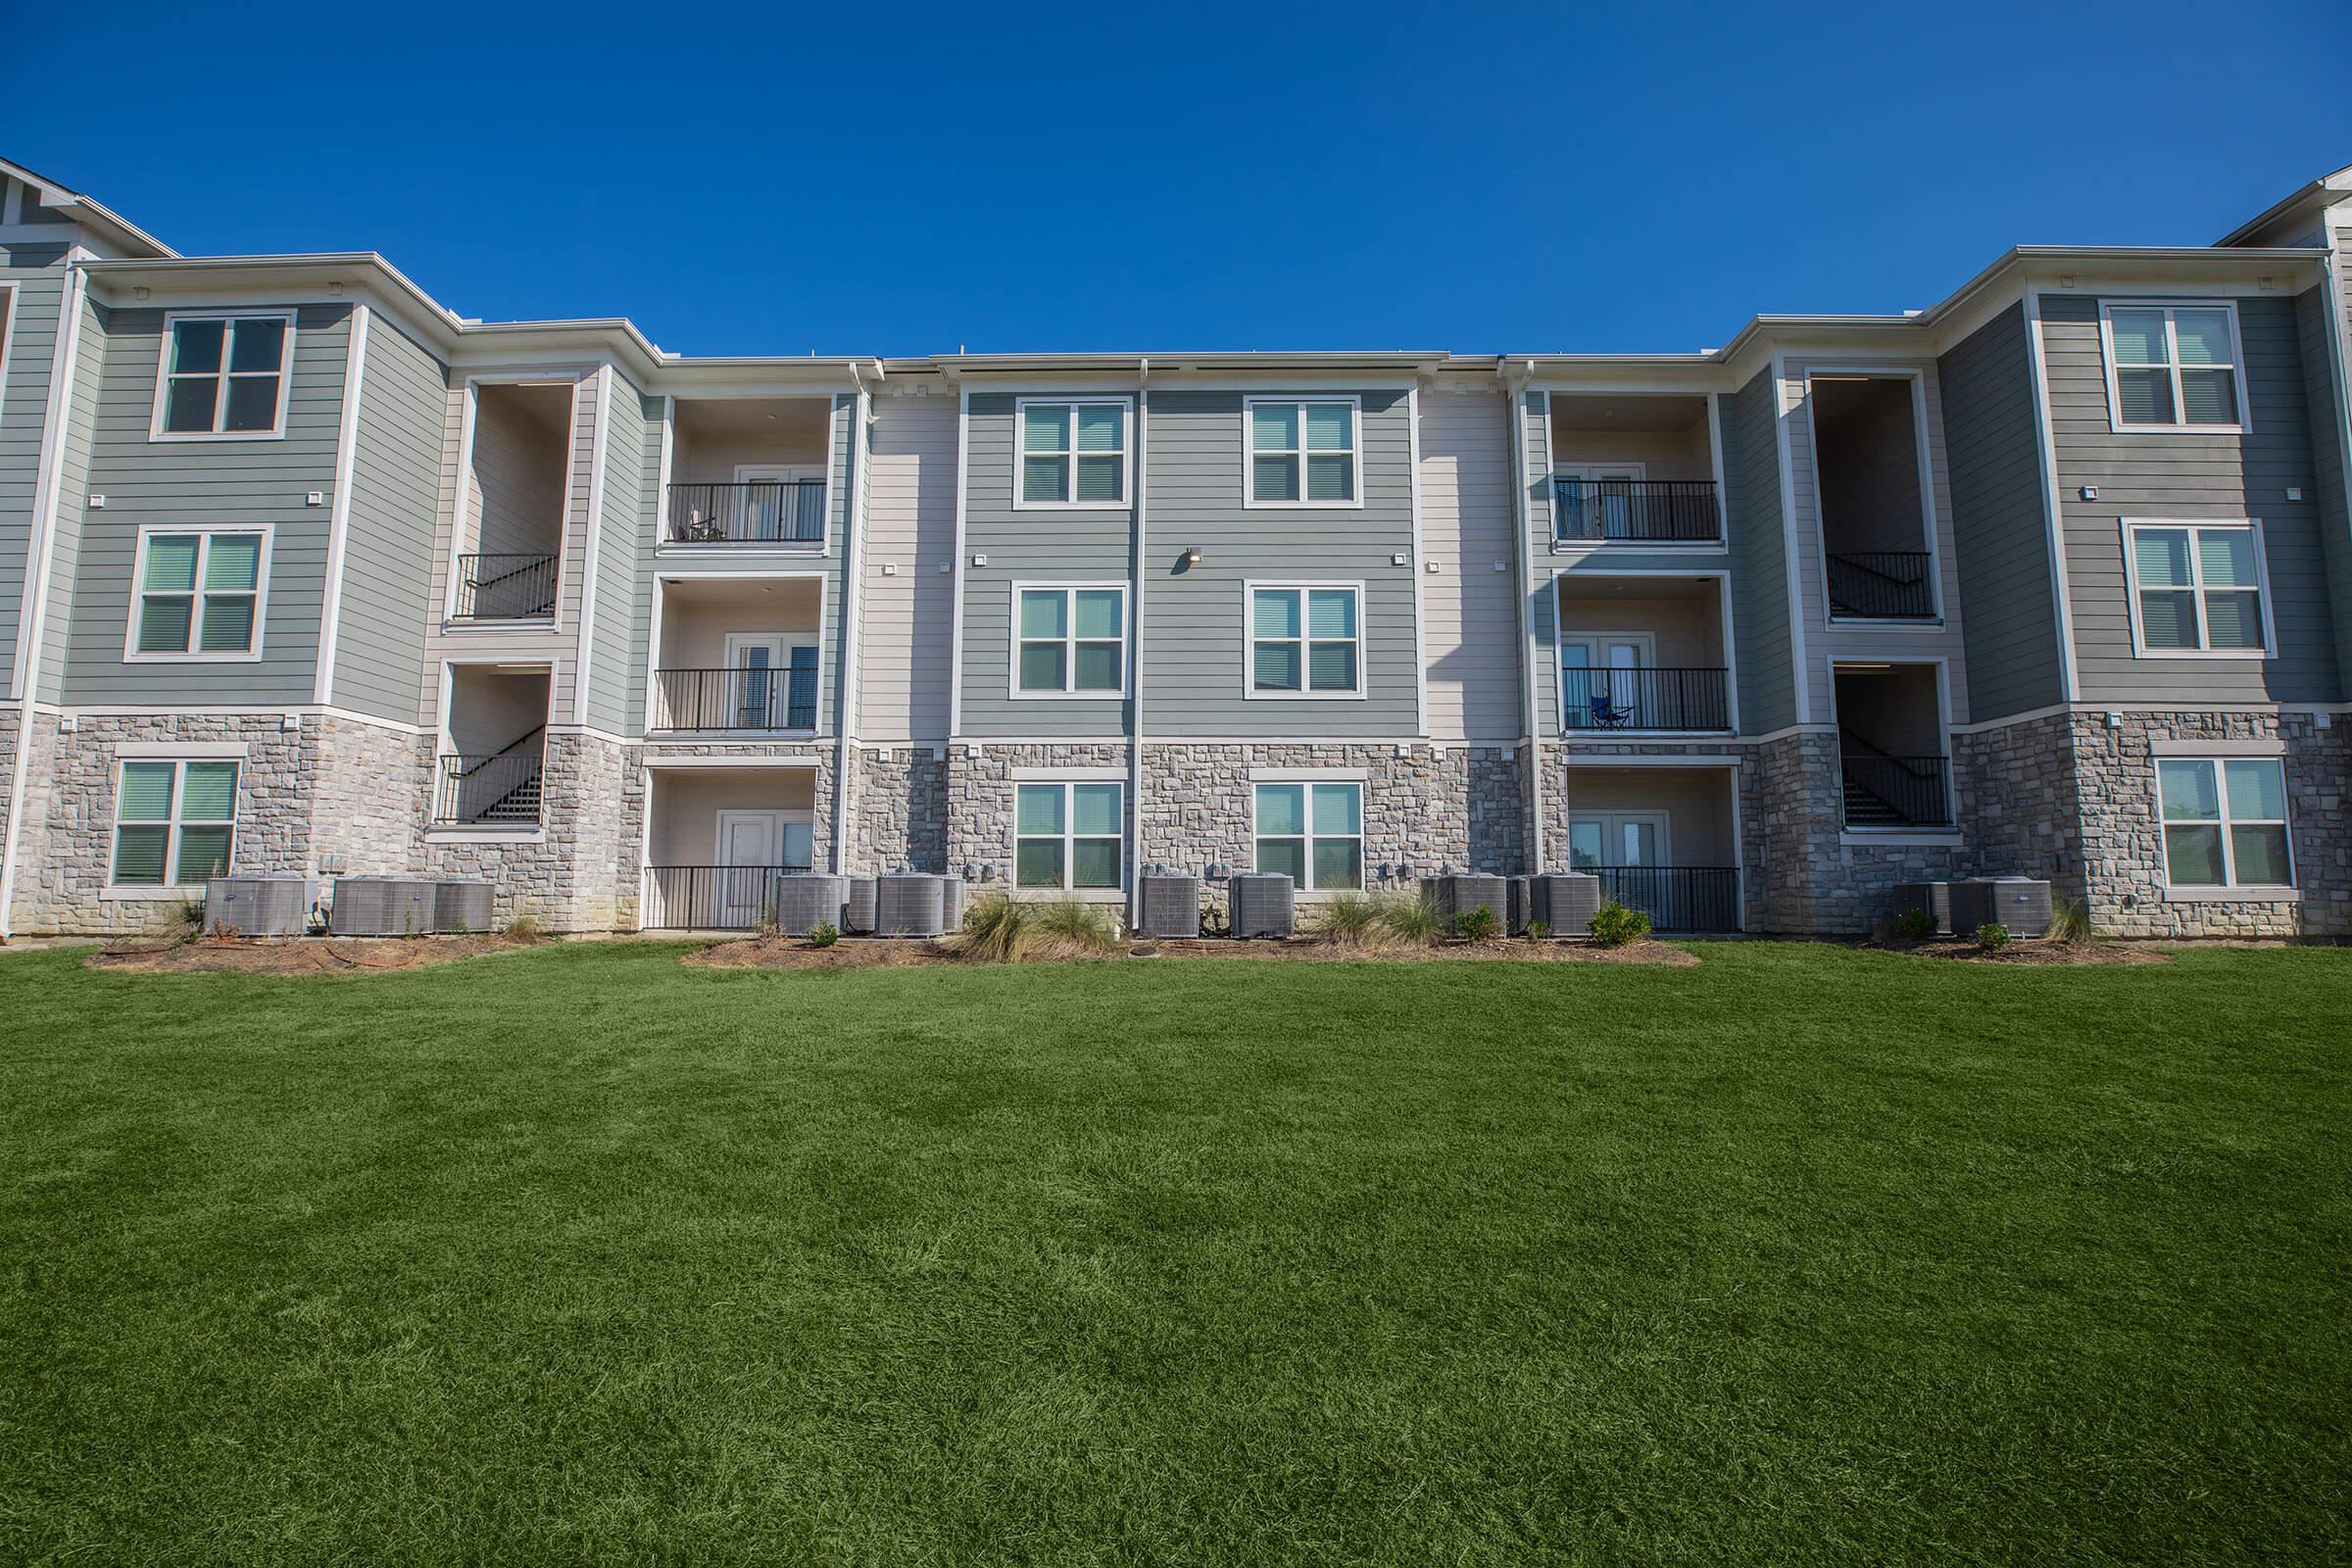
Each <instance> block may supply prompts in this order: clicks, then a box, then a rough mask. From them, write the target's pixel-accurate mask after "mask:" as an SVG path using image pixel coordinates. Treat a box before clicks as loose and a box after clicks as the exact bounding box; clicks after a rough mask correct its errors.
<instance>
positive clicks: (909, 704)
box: [858, 395, 956, 743]
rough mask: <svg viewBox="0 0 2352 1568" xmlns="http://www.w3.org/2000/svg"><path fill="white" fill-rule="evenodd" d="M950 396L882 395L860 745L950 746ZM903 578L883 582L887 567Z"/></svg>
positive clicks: (861, 664)
mask: <svg viewBox="0 0 2352 1568" xmlns="http://www.w3.org/2000/svg"><path fill="white" fill-rule="evenodd" d="M871 464H872V467H871V476H870V478H869V480H868V487H867V495H866V542H865V549H864V552H863V556H862V559H861V561H860V563H859V570H860V572H861V573H862V574H863V577H864V584H863V592H864V597H865V622H864V625H863V627H862V629H861V633H860V635H861V637H862V638H863V641H862V643H861V645H860V648H859V652H858V739H859V740H860V741H864V742H868V743H888V742H892V741H900V742H905V741H927V742H933V743H938V742H944V741H945V740H946V739H947V737H948V654H949V646H950V642H951V639H952V635H953V634H952V631H951V626H952V623H953V620H954V617H955V578H954V577H953V576H952V575H950V574H949V573H947V572H944V571H942V570H941V569H940V568H941V567H943V566H948V565H951V564H953V563H954V561H955V556H956V399H955V398H954V397H953V396H946V395H931V396H919V397H906V396H884V397H882V398H880V399H878V400H877V401H876V402H875V405H874V429H873V452H872V455H871ZM886 565H888V566H895V567H896V568H897V569H896V570H895V571H894V572H893V573H892V574H891V575H889V576H884V575H883V572H882V568H883V567H884V566H886Z"/></svg>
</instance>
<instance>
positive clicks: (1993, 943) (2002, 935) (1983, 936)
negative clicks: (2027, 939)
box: [1977, 920, 2009, 953]
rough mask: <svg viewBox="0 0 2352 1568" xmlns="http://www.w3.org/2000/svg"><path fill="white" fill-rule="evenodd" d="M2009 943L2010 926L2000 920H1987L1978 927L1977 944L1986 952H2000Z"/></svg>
mask: <svg viewBox="0 0 2352 1568" xmlns="http://www.w3.org/2000/svg"><path fill="white" fill-rule="evenodd" d="M2008 945H2009V928H2008V927H2007V926H2005V925H2003V924H2001V922H2000V921H1998V920H1987V921H1985V923H1984V924H1983V925H1981V926H1979V927H1977V946H1978V947H1980V948H1982V949H1984V950H1985V952H1986V953H1998V952H2000V951H2001V950H2002V949H2003V948H2005V947H2007V946H2008Z"/></svg>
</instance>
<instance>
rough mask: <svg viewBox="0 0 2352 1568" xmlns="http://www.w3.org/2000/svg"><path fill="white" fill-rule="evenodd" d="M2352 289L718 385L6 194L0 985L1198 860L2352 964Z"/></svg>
mask: <svg viewBox="0 0 2352 1568" xmlns="http://www.w3.org/2000/svg"><path fill="white" fill-rule="evenodd" d="M2347 248H2352V172H2347V173H2344V174H2338V175H2331V176H2329V177H2328V178H2327V179H2324V180H2321V181H2317V182H2315V183H2314V184H2313V185H2311V186H2309V187H2307V188H2305V189H2304V190H2302V191H2299V192H2297V193H2296V194H2295V195H2293V196H2291V197H2289V198H2288V199H2287V200H2286V201H2284V202H2281V203H2280V204H2278V206H2277V207H2275V208H2273V209H2272V210H2271V211H2270V212H2268V213H2266V214H2264V215H2263V216H2262V217H2260V218H2258V219H2256V220H2255V221H2252V222H2250V223H2248V224H2246V225H2245V226H2243V227H2242V228H2240V229H2238V230H2237V231H2235V232H2233V233H2231V234H2230V235H2228V236H2226V237H2225V238H2224V239H2223V240H2222V241H2221V242H2220V243H2218V244H2216V245H2211V246H2197V247H2180V248H2168V249H2145V248H2132V249H2123V248H2100V247H2084V248H2043V247H2026V248H2020V249H2016V250H2012V251H2010V252H2009V253H2007V254H2006V255H2004V256H2002V257H2001V258H1999V259H1998V260H1997V261H1996V262H1994V263H1993V265H1991V266H1990V267H1988V268H1986V269H1985V270H1984V271H1983V272H1981V273H1980V274H1978V275H1977V276H1976V277H1975V278H1973V279H1972V280H1971V281H1970V282H1969V283H1968V284H1967V285H1966V286H1964V287H1963V288H1961V289H1960V290H1959V291H1958V292H1956V293H1955V294H1953V295H1952V296H1951V297H1950V298H1948V299H1946V300H1943V301H1941V302H1939V303H1937V304H1936V305H1935V306H1933V307H1932V308H1929V309H1927V310H1924V311H1921V312H1917V313H1913V314H1906V315H1903V316H1897V317H1820V318H1816V317H1758V318H1756V319H1754V320H1752V321H1750V322H1749V323H1748V324H1747V325H1746V326H1745V327H1744V328H1742V329H1741V330H1740V332H1739V334H1738V335H1737V336H1736V337H1734V338H1733V339H1732V340H1731V341H1730V342H1729V343H1728V344H1726V345H1725V346H1724V347H1722V348H1720V349H1715V350H1709V351H1706V352H1702V353H1693V354H1655V355H1605V356H1604V355H1533V356H1525V355H1520V356H1513V355H1487V354H1455V353H1447V352H1436V351H1432V352H1426V353H1418V352H1381V353H1285V354H1226V353H1198V354H1152V355H1141V354H1079V355H953V356H934V357H926V358H911V359H892V358H879V359H833V360H826V359H780V358H720V359H710V358H687V357H682V356H677V355H672V354H666V353H663V352H662V351H661V350H660V349H658V348H657V347H656V346H655V345H654V344H653V343H651V342H650V341H649V340H648V339H647V338H646V337H645V336H644V335H643V334H642V333H641V332H639V331H638V330H637V329H636V328H635V327H634V326H632V325H631V324H629V323H628V322H627V321H625V320H590V321H531V322H515V323H506V324H484V323H481V322H478V321H473V320H469V319H464V318H460V317H458V316H456V315H454V314H452V313H451V312H450V311H448V310H447V309H445V308H444V307H442V306H441V305H439V304H437V303H436V302H434V301H433V300H431V299H430V298H428V297H426V296H425V295H424V294H423V293H422V292H421V291H420V290H419V289H417V287H416V286H415V285H414V284H412V283H411V282H410V281H409V280H408V279H407V278H405V277H403V276H402V275H401V274H400V273H399V272H398V271H397V270H395V269H393V268H392V267H391V266H390V265H389V264H388V263H386V262H385V261H384V260H383V259H382V258H380V257H377V256H373V255H320V256H289V257H220V258H194V257H181V256H178V255H176V254H174V253H173V252H172V251H171V250H170V249H169V248H168V247H166V246H164V245H163V244H162V243H161V242H159V241H157V240H156V239H154V238H153V237H152V236H150V235H148V234H146V233H144V232H143V231H141V230H140V229H138V228H137V227H135V226H134V225H132V224H130V223H129V222H127V221H124V220H123V219H121V218H120V217H118V216H116V215H115V214H113V213H111V212H109V211H108V210H107V209H105V208H104V207H102V206H100V205H99V204H97V203H95V202H93V201H91V200H90V199H89V198H88V197H86V196H83V195H81V194H79V193H77V192H74V191H72V190H69V189H66V188H64V187H62V186H59V185H57V184H56V183H54V182H53V181H49V180H46V179H44V178H42V177H41V176H39V175H36V174H34V173H32V172H28V171H25V170H24V169H21V168H17V167H15V166H13V165H6V164H0V262H5V264H6V265H5V266H4V267H0V676H4V678H5V680H6V683H7V684H6V687H5V690H4V691H0V812H4V813H5V816H4V818H0V824H4V836H0V930H5V931H6V932H9V933H22V934H31V933H46V932H87V931H115V930H124V929H135V928H138V927H141V926H143V925H145V924H147V923H148V922H150V921H151V920H153V919H154V918H155V917H156V915H157V913H158V910H159V907H160V905H161V904H163V903H164V902H166V901H173V900H179V899H184V898H186V897H188V896H189V894H190V893H191V891H193V890H195V889H196V887H197V885H198V884H200V883H201V882H202V881H203V879H204V878H205V877H206V876H208V875H211V874H215V873H217V872H219V871H221V870H222V869H226V868H231V867H233V868H234V869H236V870H238V871H250V872H259V873H272V872H285V873H304V874H311V875H319V876H329V875H335V874H341V873H350V874H363V873H375V874H411V873H417V874H450V875H468V876H479V877H482V878H485V879H487V880H489V881H491V882H492V883H493V884H494V885H495V887H496V889H497V903H498V907H499V910H500V912H501V915H502V917H504V916H507V915H512V914H515V913H525V912H527V913H530V914H533V915H535V916H536V917H537V918H539V919H540V920H541V921H542V922H543V923H544V924H546V925H548V926H551V927H554V928H560V929H575V930H591V929H593V930H609V929H615V928H617V929H637V928H647V929H660V928H710V927H728V926H741V925H746V924H749V923H751V922H752V921H754V920H756V918H757V916H758V913H759V907H760V902H761V898H760V889H761V887H762V885H763V881H764V878H765V876H766V875H767V874H769V873H770V872H771V871H772V870H773V869H774V868H776V867H809V868H822V869H837V870H843V871H849V872H855V873H872V872H878V871H886V870H893V869H898V868H900V867H911V868H914V869H919V870H927V871H935V872H946V873H949V874H953V875H956V876H958V877H960V878H963V879H965V880H966V881H967V882H968V883H970V884H971V885H972V886H973V887H975V888H980V889H987V888H1003V889H1005V890H1007V891H1010V892H1013V893H1015V894H1016V895H1019V896H1036V897H1048V896H1050V897H1068V898H1077V899H1085V900H1095V901H1101V902H1104V903H1109V904H1115V905H1118V906H1121V907H1128V906H1131V904H1132V902H1133V901H1134V899H1135V898H1136V889H1137V877H1138V872H1139V869H1141V868H1146V867H1151V866H1154V865H1164V866H1168V867H1171V868H1177V869H1183V870H1187V871H1196V870H1205V871H1208V872H1210V873H1211V876H1212V879H1213V878H1214V876H1215V875H1217V874H1218V873H1222V872H1230V871H1240V870H1250V869H1257V870H1272V871H1282V872H1286V873H1288V874H1289V875H1291V876H1292V877H1293V878H1294V879H1295V880H1296V881H1297V883H1298V885H1299V888H1300V889H1301V891H1302V893H1303V895H1304V896H1305V897H1307V898H1309V899H1310V900H1311V899H1313V898H1315V897H1319V896H1325V895H1328V894H1329V893H1331V892H1334V891H1338V890H1346V889H1356V888H1380V887H1384V886H1392V887H1393V886H1403V885H1407V884H1408V883H1409V882H1410V880H1411V879H1413V878H1415V877H1417V876H1419V875H1421V874H1424V873H1428V872H1434V871H1439V870H1442V869H1446V868H1454V869H1476V870H1489V871H1498V872H1504V873H1519V872H1524V871H1532V870H1554V869H1569V868H1578V869H1592V870H1594V871H1596V872H1598V873H1599V874H1600V875H1601V876H1602V877H1603V878H1604V879H1605V880H1606V881H1607V883H1608V885H1609V890H1610V891H1611V892H1612V893H1614V894H1615V895H1616V896H1618V897H1620V898H1622V899H1624V900H1625V901H1626V902H1628V903H1631V904H1636V905H1638V906H1640V907H1644V908H1646V909H1648V910H1649V911H1651V913H1652V915H1653V917H1654V918H1655V919H1656V920H1657V922H1658V923H1659V924H1660V925H1661V926H1663V927H1665V928H1667V929H1670V930H1678V931H1694V932H1696V931H1772V932H1852V931H1858V930H1863V929H1867V928H1868V927H1869V926H1870V924H1871V923H1872V921H1873V920H1874V919H1875V918H1876V917H1877V916H1878V915H1880V914H1881V913H1883V912H1885V911H1886V910H1887V907H1888V901H1889V899H1890V897H1891V889H1892V887H1893V886H1894V885H1895V884H1897V883H1901V882H1909V881H1917V880H1923V879H1938V878H1944V877H1952V876H1968V875H1976V874H2004V873H2016V874H2024V875H2030V876H2038V877H2048V878H2050V879H2051V880H2052V881H2054V882H2055V883H2056V884H2057V885H2058V887H2059V889H2060V890H2061V891H2062V892H2065V893H2068V894H2071V895H2074V896H2079V897H2082V898H2083V899H2085V900H2086V901H2087V902H2088V904H2089V906H2090V908H2091V912H2092V914H2093V917H2094V918H2095V919H2096V920H2097V921H2098V922H2099V923H2100V924H2101V925H2103V926H2104V927H2106V928H2107V929H2109V930H2113V931H2118V932H2126V933H2137V934H2283V933H2311V934H2352V805H2347V800H2346V796H2347V788H2346V786H2347V783H2348V782H2352V777H2348V773H2347V767H2348V764H2352V745H2347V743H2346V741H2345V740H2344V739H2343V738H2342V737H2343V730H2342V727H2341V725H2340V724H2339V719H2340V718H2341V717H2342V715H2344V714H2345V713H2347V711H2352V690H2348V686H2347V683H2348V682H2352V517H2348V516H2347V511H2346V497H2347V492H2348V491H2352V425H2348V423H2347V408H2348V406H2352V405H2348V400H2347V395H2346V370H2345V366H2346V362H2347V357H2348V354H2352V292H2347V284H2346V282H2345V278H2344V266H2343V263H2344V253H2345V251H2346V249H2347ZM1212 885H1213V882H1212Z"/></svg>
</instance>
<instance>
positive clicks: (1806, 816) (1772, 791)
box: [1748, 731, 1976, 936]
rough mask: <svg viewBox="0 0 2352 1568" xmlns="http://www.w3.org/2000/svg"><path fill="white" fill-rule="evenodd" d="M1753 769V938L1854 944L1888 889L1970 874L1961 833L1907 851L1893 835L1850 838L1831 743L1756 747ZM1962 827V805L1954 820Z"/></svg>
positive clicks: (1882, 909)
mask: <svg viewBox="0 0 2352 1568" xmlns="http://www.w3.org/2000/svg"><path fill="white" fill-rule="evenodd" d="M1965 765H1966V764H1965V762H1964V760H1955V762H1954V766H1955V767H1956V768H1961V769H1962V772H1961V773H1960V774H1959V775H1958V776H1957V777H1956V781H1955V782H1956V786H1957V793H1958V794H1959V797H1960V799H1961V801H1962V802H1963V803H1965V802H1966V801H1967V800H1968V799H1969V797H1970V792H1971V789H1972V784H1971V781H1970V779H1969V777H1968V776H1967V773H1966V771H1965ZM1757 767H1758V773H1759V778H1758V781H1757V786H1758V787H1757V791H1756V796H1757V800H1758V803H1759V815H1760V824H1759V825H1760V827H1761V829H1762V831H1761V834H1760V838H1761V840H1762V842H1761V844H1760V845H1751V847H1750V848H1749V852H1748V853H1749V857H1750V859H1749V864H1750V865H1751V867H1753V868H1754V874H1755V875H1756V876H1758V877H1759V878H1760V879H1761V889H1760V891H1759V890H1757V889H1751V890H1750V892H1749V894H1748V921H1749V925H1750V927H1751V928H1753V929H1759V930H1763V931H1770V932H1776V933H1782V934H1786V935H1790V936H1856V935H1860V934H1863V933H1865V932H1868V931H1869V930H1870V929H1871V928H1872V927H1873V926H1874V925H1876V924H1877V923H1878V921H1879V918H1880V917H1881V916H1882V915H1885V914H1887V913H1890V912H1891V911H1892V907H1893V890H1894V888H1895V886H1896V884H1898V883H1903V882H1943V881H1949V880H1951V879H1952V878H1954V877H1964V876H1973V875H1975V874H1976V865H1975V863H1974V861H1973V860H1972V858H1971V850H1970V847H1969V844H1968V841H1967V838H1966V835H1965V834H1962V835H1960V836H1959V839H1958V841H1957V842H1949V843H1933V842H1931V843H1921V842H1916V839H1917V838H1925V837H1927V836H1928V835H1929V834H1930V833H1931V832H1933V831H1934V830H1926V829H1923V830H1922V831H1921V833H1920V834H1918V835H1916V836H1911V837H1914V842H1899V840H1901V839H1903V838H1905V837H1906V835H1898V834H1888V835H1887V836H1886V838H1885V839H1883V840H1882V839H1879V838H1876V837H1873V836H1869V835H1861V834H1857V835H1853V836H1851V837H1850V838H1849V837H1848V835H1847V834H1846V833H1845V831H1844V816H1845V813H1844V807H1843V804H1842V789H1841V787H1840V783H1839V778H1840V774H1839V769H1838V738H1837V737H1836V736H1835V735H1831V734H1827V733H1823V732H1818V731H1806V732H1802V733H1799V734H1794V735H1784V736H1781V737H1780V738H1779V739H1777V740H1772V741H1767V742H1765V743H1764V745H1763V746H1762V747H1760V748H1758V751H1757ZM1967 819H1968V818H1967V814H1966V807H1965V804H1964V805H1963V809H1962V815H1961V820H1962V821H1963V822H1965V821H1966V820H1967ZM1758 857H1760V858H1761V859H1760V863H1759V862H1758Z"/></svg>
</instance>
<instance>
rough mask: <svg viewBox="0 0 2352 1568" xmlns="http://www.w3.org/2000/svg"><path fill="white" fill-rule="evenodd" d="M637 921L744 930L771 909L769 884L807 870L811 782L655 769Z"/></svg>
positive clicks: (796, 776)
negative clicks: (643, 879)
mask: <svg viewBox="0 0 2352 1568" xmlns="http://www.w3.org/2000/svg"><path fill="white" fill-rule="evenodd" d="M651 778H652V788H651V792H650V794H649V796H648V798H647V803H646V811H647V824H648V826H647V835H646V852H647V857H648V859H649V861H650V863H649V864H648V865H647V866H646V868H645V885H644V888H643V891H642V902H641V903H640V904H639V906H638V911H637V923H638V925H639V927H640V928H642V929H644V930H648V931H746V930H750V929H752V928H753V927H755V926H757V925H759V924H760V921H761V920H763V919H765V918H767V917H768V915H769V914H770V912H771V911H772V910H773V909H774V907H775V879H776V878H777V877H779V876H782V875H784V874H785V873H787V872H792V871H808V870H811V869H813V868H814V858H815V857H814V854H813V834H814V823H815V820H816V814H815V813H816V774H815V772H814V771H813V770H812V769H809V768H806V767H761V766H747V767H718V768H712V767H696V768H664V767H656V768H655V769H654V770H653V772H652V775H651Z"/></svg>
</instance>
